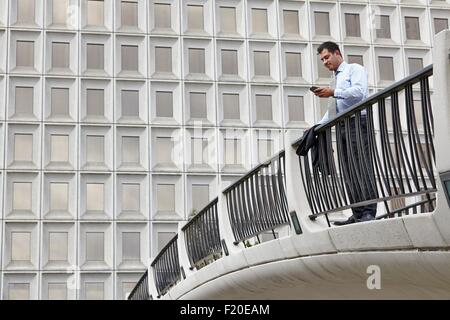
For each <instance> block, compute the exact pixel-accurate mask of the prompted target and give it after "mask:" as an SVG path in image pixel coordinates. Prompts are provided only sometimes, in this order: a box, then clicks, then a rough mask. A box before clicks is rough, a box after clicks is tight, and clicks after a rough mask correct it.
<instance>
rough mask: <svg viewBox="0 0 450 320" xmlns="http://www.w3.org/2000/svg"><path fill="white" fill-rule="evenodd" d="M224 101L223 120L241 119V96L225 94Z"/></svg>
mask: <svg viewBox="0 0 450 320" xmlns="http://www.w3.org/2000/svg"><path fill="white" fill-rule="evenodd" d="M222 99H223V118H224V119H230V120H231V119H233V120H236V119H240V112H239V94H234V93H224V94H223V95H222Z"/></svg>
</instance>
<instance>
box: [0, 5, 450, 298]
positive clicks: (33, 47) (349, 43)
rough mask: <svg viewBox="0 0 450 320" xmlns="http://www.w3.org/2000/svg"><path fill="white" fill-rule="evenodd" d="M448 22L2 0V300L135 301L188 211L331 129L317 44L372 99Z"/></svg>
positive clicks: (433, 15)
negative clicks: (316, 132) (324, 124)
mask: <svg viewBox="0 0 450 320" xmlns="http://www.w3.org/2000/svg"><path fill="white" fill-rule="evenodd" d="M449 20H450V1H442V0H405V1H403V0H402V1H397V0H377V1H372V0H371V1H364V0H347V1H338V2H336V1H312V0H311V1H310V0H307V1H290V0H214V1H213V0H2V1H0V141H1V143H0V159H1V160H0V208H1V215H0V239H1V240H0V250H1V255H0V296H1V298H2V299H124V298H125V297H126V295H127V293H128V292H130V291H131V290H132V288H133V287H134V285H135V283H136V281H137V280H138V279H139V277H140V276H141V275H142V273H143V271H144V270H145V269H146V266H147V265H148V263H149V261H150V259H151V258H152V257H155V256H156V254H157V253H158V252H159V250H160V249H161V248H162V247H164V245H165V244H166V243H167V241H168V240H170V239H171V238H172V237H173V235H175V233H176V232H177V231H178V228H179V226H180V225H181V224H182V223H183V222H184V221H186V220H187V219H188V218H189V216H190V215H192V214H195V213H196V212H198V211H199V210H201V208H202V207H203V206H204V205H206V204H207V203H208V202H209V201H210V200H212V199H213V198H214V197H216V194H217V193H218V192H219V191H220V190H222V189H223V188H224V187H226V186H227V185H228V184H229V183H231V182H232V181H233V180H235V179H236V178H237V177H239V176H240V175H242V174H244V173H245V172H246V171H248V170H250V169H251V168H252V166H254V165H256V164H257V163H259V162H261V161H263V160H264V159H266V158H267V157H269V156H270V155H272V154H273V153H275V152H277V151H278V150H280V149H281V148H283V146H284V132H285V131H286V130H296V131H298V134H299V135H300V134H301V133H302V129H304V128H307V127H310V126H311V125H312V124H314V123H315V122H317V121H318V120H320V119H321V117H322V115H323V114H324V112H325V111H326V108H327V101H326V100H322V101H320V100H319V99H318V98H316V97H314V96H313V95H312V93H310V92H309V90H308V89H309V87H310V86H311V85H312V84H315V85H326V84H328V83H329V81H330V79H329V78H330V73H329V72H328V71H326V70H325V69H324V68H323V67H322V66H321V62H320V61H319V59H318V58H317V55H316V49H317V47H318V45H319V44H320V43H321V42H323V41H326V40H333V41H336V42H338V43H339V44H340V46H341V48H342V50H343V53H344V56H345V58H346V60H347V61H349V62H356V63H360V64H362V65H364V66H365V67H366V68H367V70H368V73H369V86H370V92H371V93H373V92H375V91H377V90H380V89H382V88H385V87H386V86H388V85H390V84H392V83H393V82H395V81H398V80H400V79H402V78H404V77H406V76H408V75H409V74H411V73H413V72H414V71H416V70H418V69H420V68H422V67H423V66H426V65H428V64H430V63H431V48H432V46H433V35H434V34H435V33H437V32H439V31H440V30H443V29H447V28H448V26H449ZM418 99H419V97H418Z"/></svg>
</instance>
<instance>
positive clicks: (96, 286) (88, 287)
mask: <svg viewBox="0 0 450 320" xmlns="http://www.w3.org/2000/svg"><path fill="white" fill-rule="evenodd" d="M84 290H85V292H86V294H85V299H86V300H103V299H104V298H105V297H104V295H105V292H104V291H105V289H104V283H103V282H86V283H85V284H84Z"/></svg>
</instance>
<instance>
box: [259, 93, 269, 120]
mask: <svg viewBox="0 0 450 320" xmlns="http://www.w3.org/2000/svg"><path fill="white" fill-rule="evenodd" d="M255 103H256V120H272V117H273V116H272V96H271V95H262V94H257V95H256V101H255Z"/></svg>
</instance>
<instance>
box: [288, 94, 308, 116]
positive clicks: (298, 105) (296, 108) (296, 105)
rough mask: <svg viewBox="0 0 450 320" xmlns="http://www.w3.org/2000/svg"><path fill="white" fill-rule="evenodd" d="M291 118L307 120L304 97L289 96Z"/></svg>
mask: <svg viewBox="0 0 450 320" xmlns="http://www.w3.org/2000/svg"><path fill="white" fill-rule="evenodd" d="M288 108H289V120H290V121H305V111H304V105H303V97H300V96H288Z"/></svg>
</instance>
